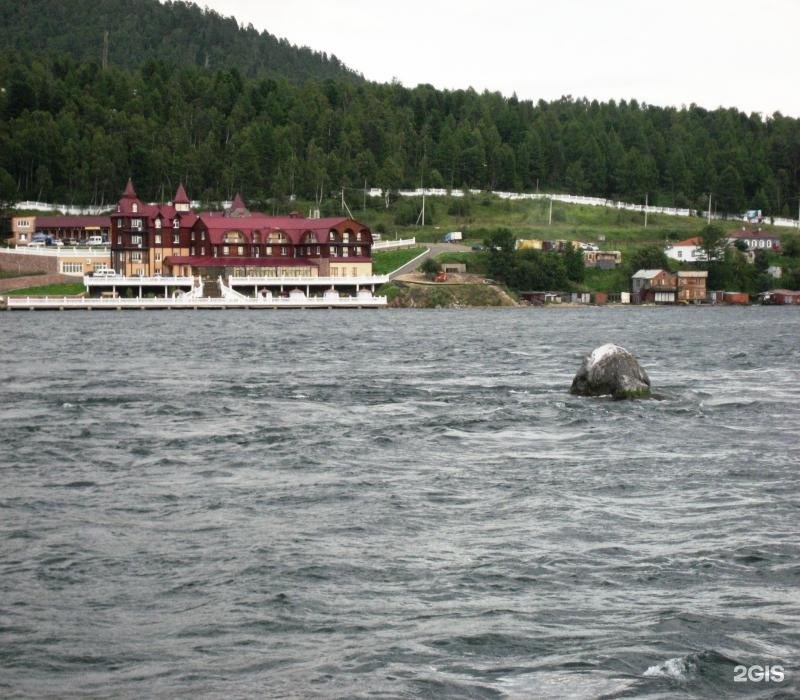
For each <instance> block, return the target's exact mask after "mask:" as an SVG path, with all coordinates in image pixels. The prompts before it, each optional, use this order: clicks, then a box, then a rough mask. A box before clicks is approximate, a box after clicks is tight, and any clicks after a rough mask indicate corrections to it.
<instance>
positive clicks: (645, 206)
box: [644, 192, 647, 228]
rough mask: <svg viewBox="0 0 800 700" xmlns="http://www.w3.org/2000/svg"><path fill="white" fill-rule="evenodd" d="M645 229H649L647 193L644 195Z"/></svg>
mask: <svg viewBox="0 0 800 700" xmlns="http://www.w3.org/2000/svg"><path fill="white" fill-rule="evenodd" d="M644 227H645V228H647V192H645V193H644Z"/></svg>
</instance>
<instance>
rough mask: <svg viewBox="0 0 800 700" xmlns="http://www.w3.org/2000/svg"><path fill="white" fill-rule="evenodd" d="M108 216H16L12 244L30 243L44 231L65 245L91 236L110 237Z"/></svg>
mask: <svg viewBox="0 0 800 700" xmlns="http://www.w3.org/2000/svg"><path fill="white" fill-rule="evenodd" d="M110 229H111V219H110V218H109V217H108V216H36V215H30V216H14V217H12V219H11V236H10V237H9V239H8V241H9V243H10V244H11V245H28V243H30V242H31V240H32V239H33V234H35V233H44V234H46V235H47V236H50V237H51V238H52V239H53V240H54V241H61V242H62V243H63V244H64V245H76V244H78V243H81V242H83V241H85V240H86V239H87V238H89V237H90V236H100V237H101V238H103V240H107V239H108V235H109V231H110Z"/></svg>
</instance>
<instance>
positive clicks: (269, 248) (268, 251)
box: [267, 245, 272, 255]
mask: <svg viewBox="0 0 800 700" xmlns="http://www.w3.org/2000/svg"><path fill="white" fill-rule="evenodd" d="M267 255H272V246H271V245H268V246H267Z"/></svg>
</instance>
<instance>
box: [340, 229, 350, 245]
mask: <svg viewBox="0 0 800 700" xmlns="http://www.w3.org/2000/svg"><path fill="white" fill-rule="evenodd" d="M342 240H343V241H344V242H345V243H349V242H350V233H349V232H347V231H345V232H344V233H343V234H342Z"/></svg>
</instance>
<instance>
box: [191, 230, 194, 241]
mask: <svg viewBox="0 0 800 700" xmlns="http://www.w3.org/2000/svg"><path fill="white" fill-rule="evenodd" d="M191 239H192V240H194V231H192V236H191Z"/></svg>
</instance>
